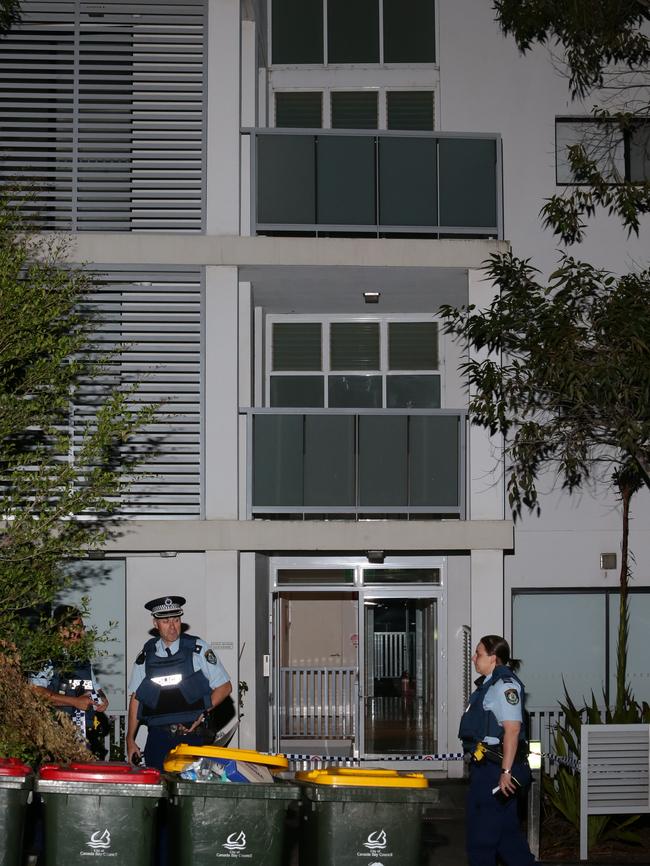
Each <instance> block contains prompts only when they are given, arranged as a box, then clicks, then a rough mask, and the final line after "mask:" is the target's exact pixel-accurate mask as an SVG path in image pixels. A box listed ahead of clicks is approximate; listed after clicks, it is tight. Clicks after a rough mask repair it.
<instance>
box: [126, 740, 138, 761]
mask: <svg viewBox="0 0 650 866" xmlns="http://www.w3.org/2000/svg"><path fill="white" fill-rule="evenodd" d="M126 758H127V761H128V762H129V764H139V763H140V760H141V759H142V752H141V751H140V749H139V748H138V744H137V743H136V742H135V740H127V741H126ZM134 758H135V760H134Z"/></svg>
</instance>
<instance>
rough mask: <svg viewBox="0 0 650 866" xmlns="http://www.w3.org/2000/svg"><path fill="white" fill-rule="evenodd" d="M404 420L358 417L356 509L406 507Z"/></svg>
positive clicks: (388, 417) (383, 416) (398, 418)
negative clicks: (366, 507)
mask: <svg viewBox="0 0 650 866" xmlns="http://www.w3.org/2000/svg"><path fill="white" fill-rule="evenodd" d="M406 436H407V424H406V417H405V416H401V417H399V416H397V417H396V416H391V415H360V416H359V505H361V506H363V505H366V506H380V507H384V506H386V507H390V506H406V504H407V501H408V487H407V446H406Z"/></svg>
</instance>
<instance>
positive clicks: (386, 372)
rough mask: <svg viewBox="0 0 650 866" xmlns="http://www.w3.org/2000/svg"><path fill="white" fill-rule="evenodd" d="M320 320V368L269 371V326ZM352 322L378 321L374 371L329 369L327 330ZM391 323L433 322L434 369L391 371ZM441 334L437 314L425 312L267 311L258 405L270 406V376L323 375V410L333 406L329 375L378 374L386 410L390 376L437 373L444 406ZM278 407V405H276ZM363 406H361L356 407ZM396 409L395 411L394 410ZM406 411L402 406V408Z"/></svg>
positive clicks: (383, 406)
mask: <svg viewBox="0 0 650 866" xmlns="http://www.w3.org/2000/svg"><path fill="white" fill-rule="evenodd" d="M300 322H304V323H316V322H318V323H320V325H321V370H320V372H319V371H317V370H293V371H292V370H278V371H274V370H273V325H274V324H276V323H283V324H287V323H295V324H298V323H300ZM339 322H344V323H348V322H349V323H354V324H361V323H364V322H378V323H379V368H378V369H377V370H352V369H350V370H332V368H331V362H330V330H331V325H332V324H333V323H339ZM391 322H431V323H432V324H435V325H437V328H438V359H437V360H438V366H437V368H436V369H435V370H422V369H413V370H391V369H390V367H389V364H388V361H389V357H388V355H389V344H388V330H389V324H390V323H391ZM442 337H443V333H442V328H441V320H440V318H439V317H437V316H434V315H432V314H428V313H385V314H375V315H372V314H368V315H366V314H361V315H354V314H343V313H336V314H318V315H309V314H307V313H301V314H289V313H286V314H280V313H277V314H275V313H269V314H267V315H266V316H265V320H264V346H265V348H264V357H263V360H262V358H260V366H261V367H262V369H261V370H260V374H261V375H260V380H261V381H262V382H263V383H264V385H263V393H262V404H263V406H264V407H265V408H272V407H271V377H272V376H279V377H287V376H300V377H302V376H317V375H321V376H322V377H323V406H322V408H323V409H329V408H336V407H330V406H329V387H328V386H329V377H330V376H380V377H381V397H382V399H381V407H377V408H381V409H382V410H384V409H386V408H387V406H388V397H387V391H388V388H387V385H388V378H389V377H391V376H417V375H420V376H437V377H438V380H439V383H440V408H441V409H443V408H445V399H444V382H445V369H444V366H445V365H444V351H443V341H442ZM277 408H280V407H277ZM358 408H363V407H358ZM395 411H399V410H395ZM404 411H406V409H405V410H404Z"/></svg>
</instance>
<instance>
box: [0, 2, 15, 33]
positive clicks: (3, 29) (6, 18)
mask: <svg viewBox="0 0 650 866" xmlns="http://www.w3.org/2000/svg"><path fill="white" fill-rule="evenodd" d="M19 21H20V0H0V36H4V35H5V33H8V32H9V31H10V30H11V28H12V27H13V26H14V24H17V23H18V22H19Z"/></svg>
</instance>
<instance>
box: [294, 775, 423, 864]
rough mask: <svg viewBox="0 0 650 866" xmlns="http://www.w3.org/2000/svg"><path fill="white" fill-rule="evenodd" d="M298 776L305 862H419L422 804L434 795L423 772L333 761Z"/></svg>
mask: <svg viewBox="0 0 650 866" xmlns="http://www.w3.org/2000/svg"><path fill="white" fill-rule="evenodd" d="M296 780H297V781H299V783H300V785H301V789H302V805H301V822H300V863H301V864H307V866H359V864H364V863H365V864H366V866H377V864H381V863H395V864H397V863H399V864H400V866H419V863H420V857H421V850H420V849H421V844H422V812H423V808H424V807H425V806H427V805H430V804H431V803H432V802H434V801H435V800H436V791H435V790H434V789H431V788H429V787H428V781H427V779H426V778H425V777H424V776H423V775H422V774H421V773H398V772H397V771H395V770H370V769H369V770H362V769H356V768H350V767H331V768H325V769H322V770H310V771H307V772H301V773H296Z"/></svg>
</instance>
